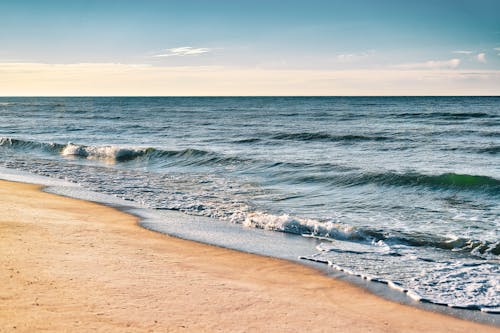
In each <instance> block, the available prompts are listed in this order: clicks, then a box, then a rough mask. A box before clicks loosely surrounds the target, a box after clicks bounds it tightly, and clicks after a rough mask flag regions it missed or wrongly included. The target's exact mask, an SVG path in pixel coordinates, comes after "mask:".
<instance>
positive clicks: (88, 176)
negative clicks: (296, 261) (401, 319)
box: [0, 97, 500, 312]
mask: <svg viewBox="0 0 500 333" xmlns="http://www.w3.org/2000/svg"><path fill="white" fill-rule="evenodd" d="M0 137H1V139H0V157H1V162H0V164H1V165H3V166H4V167H8V168H11V169H16V170H24V171H28V172H31V173H34V174H39V175H46V176H50V177H53V178H58V179H65V180H68V181H70V182H74V183H78V184H80V185H82V187H84V188H88V189H90V190H94V191H97V192H101V193H105V194H112V195H115V196H118V197H120V198H124V199H126V200H130V201H132V202H134V203H135V204H136V205H138V206H140V207H145V208H152V209H154V210H157V211H162V210H176V211H181V212H185V213H187V214H191V215H199V216H206V217H212V218H216V219H219V220H221V221H225V222H226V223H238V224H243V225H245V226H247V227H254V228H262V229H268V230H275V231H278V232H286V233H289V234H291V235H294V234H295V235H298V236H297V237H312V238H315V241H311V242H310V243H311V251H310V252H308V253H303V254H302V255H303V256H304V257H305V258H307V259H310V260H315V261H318V262H324V263H329V264H330V265H331V266H332V267H333V268H336V269H339V270H342V271H344V272H346V273H349V274H353V275H359V276H361V277H364V278H366V279H369V280H373V281H381V282H383V283H388V284H389V285H390V286H392V287H393V288H396V289H400V290H401V291H404V292H407V294H408V295H409V296H411V297H412V298H414V299H420V300H424V301H428V302H433V303H437V304H446V305H449V306H455V307H466V308H469V309H478V310H483V311H487V312H498V311H499V307H500V283H499V281H500V270H499V255H500V242H499V240H500V238H499V230H500V228H499V226H500V217H499V216H500V214H499V213H500V200H499V199H500V157H499V156H500V155H499V152H500V150H499V148H500V98H496V97H456V98H448V97H446V98H445V97H437V98H436V97H411V98H410V97H408V98H406V97H396V98H393V97H383V98H376V97H370V98H361V97H357V98H340V97H311V98H302V97H296V98H273V97H265V98H259V97H253V98H243V97H241V98H225V97H224V98H0ZM186 228H197V227H196V225H193V224H189V223H186ZM198 228H199V226H198ZM242 230H244V229H242ZM222 237H223V236H222ZM287 239H289V241H287ZM291 239H293V237H292V238H284V241H283V242H282V244H280V251H283V252H284V253H287V251H289V252H290V253H294V254H295V253H296V246H295V245H294V241H293V240H291ZM258 242H260V243H265V242H269V240H266V238H265V237H264V238H262V239H261V240H258ZM260 243H259V244H255V245H254V246H255V247H262V246H264V247H265V244H260ZM301 244H303V243H302V242H301ZM311 253H315V254H312V255H311Z"/></svg>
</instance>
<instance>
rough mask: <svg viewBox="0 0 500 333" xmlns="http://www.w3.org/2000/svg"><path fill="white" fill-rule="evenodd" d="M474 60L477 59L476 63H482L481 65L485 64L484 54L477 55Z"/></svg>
mask: <svg viewBox="0 0 500 333" xmlns="http://www.w3.org/2000/svg"><path fill="white" fill-rule="evenodd" d="M476 59H477V61H479V62H482V63H483V64H485V63H486V54H484V53H479V54H478V55H477V56H476Z"/></svg>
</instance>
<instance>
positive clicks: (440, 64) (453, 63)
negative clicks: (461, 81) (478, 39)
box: [394, 58, 460, 69]
mask: <svg viewBox="0 0 500 333" xmlns="http://www.w3.org/2000/svg"><path fill="white" fill-rule="evenodd" d="M458 65H460V59H458V58H453V59H450V60H429V61H426V62H419V63H410V64H401V65H396V66H394V67H395V68H399V69H449V68H457V67H458Z"/></svg>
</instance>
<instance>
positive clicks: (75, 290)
mask: <svg viewBox="0 0 500 333" xmlns="http://www.w3.org/2000/svg"><path fill="white" fill-rule="evenodd" d="M0 208H1V216H0V265H1V266H0V283H1V288H0V332H35V331H36V332H39V331H50V332H79V331H80V332H81V331H101V332H115V331H116V332H499V331H500V329H498V328H495V327H489V326H484V325H481V324H478V323H473V322H468V321H464V320H460V319H456V318H452V317H448V316H445V315H442V314H437V313H432V312H426V311H423V310H421V309H417V308H413V307H410V306H406V305H401V304H397V303H395V302H391V301H387V300H385V299H382V298H379V297H377V296H374V295H372V294H370V293H368V292H367V291H365V290H362V289H360V288H357V287H355V286H352V285H350V284H348V283H345V282H342V281H337V280H335V279H332V278H328V277H325V276H323V275H321V273H319V272H317V271H315V270H313V269H310V268H307V267H303V266H301V265H298V264H294V263H290V262H287V261H283V260H278V259H272V258H266V257H260V256H257V255H251V254H246V253H241V252H237V251H232V250H227V249H221V248H218V247H213V246H208V245H203V244H198V243H195V242H190V241H185V240H180V239H176V238H173V237H169V236H165V235H161V234H158V233H155V232H152V231H148V230H145V229H143V228H141V227H139V226H138V225H137V222H138V220H137V218H136V217H134V216H131V215H128V214H126V213H123V212H120V211H118V210H116V209H114V208H110V207H106V206H103V205H99V204H95V203H90V202H85V201H81V200H76V199H70V198H65V197H60V196H56V195H53V194H47V193H44V192H41V191H40V187H39V186H36V185H28V184H22V183H13V182H6V181H0Z"/></svg>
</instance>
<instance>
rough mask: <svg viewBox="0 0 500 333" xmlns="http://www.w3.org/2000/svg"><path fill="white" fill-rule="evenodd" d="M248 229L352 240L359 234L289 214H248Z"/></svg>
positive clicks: (330, 223) (337, 226) (339, 225)
mask: <svg viewBox="0 0 500 333" xmlns="http://www.w3.org/2000/svg"><path fill="white" fill-rule="evenodd" d="M243 225H244V226H246V227H254V228H260V229H265V230H274V231H284V232H289V233H294V234H299V235H301V234H305V235H307V237H314V236H316V235H317V236H321V237H322V238H335V239H352V238H356V237H358V236H359V235H358V232H357V231H356V230H355V229H354V228H353V227H351V226H348V225H344V224H340V223H334V222H321V221H318V220H314V219H306V218H297V217H292V216H290V215H288V214H283V215H272V214H268V213H262V212H253V213H248V214H247V215H246V217H245V220H244V221H243Z"/></svg>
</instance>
